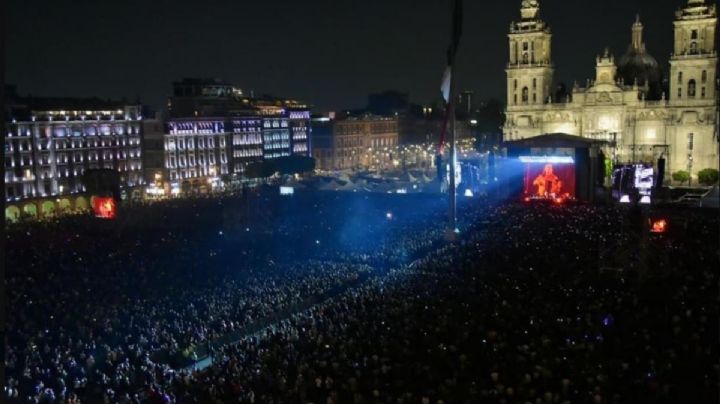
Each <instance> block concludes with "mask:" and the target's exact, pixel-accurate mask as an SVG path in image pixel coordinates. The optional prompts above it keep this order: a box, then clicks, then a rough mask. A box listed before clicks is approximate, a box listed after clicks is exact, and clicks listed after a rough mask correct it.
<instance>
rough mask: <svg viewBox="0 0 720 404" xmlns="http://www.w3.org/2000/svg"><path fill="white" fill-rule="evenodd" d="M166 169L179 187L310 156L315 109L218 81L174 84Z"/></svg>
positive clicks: (172, 181) (169, 177)
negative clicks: (266, 161)
mask: <svg viewBox="0 0 720 404" xmlns="http://www.w3.org/2000/svg"><path fill="white" fill-rule="evenodd" d="M174 88H175V90H174V96H173V97H172V98H171V99H170V101H169V103H168V112H169V115H170V117H169V118H168V121H167V125H166V133H165V136H164V137H165V145H164V149H165V167H166V170H167V175H168V179H169V181H170V183H171V184H172V186H173V188H174V189H176V190H177V189H179V186H180V184H182V183H186V182H189V183H191V184H193V185H200V186H206V185H205V184H213V183H215V182H217V181H218V179H219V177H221V176H223V175H230V174H238V175H240V174H242V173H243V172H244V170H245V168H246V167H247V165H248V164H250V163H253V162H258V161H262V160H264V159H274V158H280V157H287V156H292V155H301V156H309V154H310V136H309V134H310V111H309V109H308V108H307V107H306V106H305V105H303V104H300V103H298V102H297V101H293V100H281V99H277V98H271V97H252V98H251V97H245V96H244V95H243V92H242V90H240V89H238V88H236V87H233V86H231V85H228V84H226V83H224V82H222V81H219V80H201V79H184V80H183V81H181V82H177V83H174Z"/></svg>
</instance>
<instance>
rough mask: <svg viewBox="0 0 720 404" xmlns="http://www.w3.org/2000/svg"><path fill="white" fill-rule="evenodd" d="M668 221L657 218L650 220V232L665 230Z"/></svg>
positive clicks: (659, 232)
mask: <svg viewBox="0 0 720 404" xmlns="http://www.w3.org/2000/svg"><path fill="white" fill-rule="evenodd" d="M667 227H668V223H667V220H665V219H659V220H655V221H653V222H652V226H651V227H650V233H656V234H662V233H665V232H667Z"/></svg>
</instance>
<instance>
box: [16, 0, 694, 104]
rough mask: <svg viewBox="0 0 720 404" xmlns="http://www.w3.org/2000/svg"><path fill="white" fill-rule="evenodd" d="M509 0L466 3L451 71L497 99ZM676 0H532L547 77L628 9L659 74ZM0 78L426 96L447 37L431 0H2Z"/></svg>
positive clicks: (569, 75) (616, 26)
mask: <svg viewBox="0 0 720 404" xmlns="http://www.w3.org/2000/svg"><path fill="white" fill-rule="evenodd" d="M520 2H521V1H520V0H466V1H465V3H466V6H465V7H466V9H465V35H464V37H463V42H462V45H461V46H462V48H461V51H460V52H461V54H460V56H459V57H460V61H459V70H458V74H459V76H458V80H459V86H460V87H461V88H462V89H470V90H474V91H475V93H476V94H477V95H478V97H479V98H491V97H496V98H500V99H501V100H503V101H504V99H505V94H504V88H505V73H504V71H503V69H504V66H505V63H506V62H507V52H508V50H507V48H508V45H507V33H508V28H509V26H510V22H511V21H512V20H517V19H519V8H520ZM684 3H686V0H662V1H658V0H572V1H568V0H541V6H542V11H541V15H542V17H543V19H544V20H545V21H546V22H548V23H549V24H550V26H551V28H552V31H553V59H554V62H555V67H556V81H563V82H566V83H567V84H568V85H570V84H571V83H572V82H573V80H575V79H577V80H578V81H579V82H584V81H585V79H586V78H590V77H593V75H594V63H595V55H596V54H598V53H600V52H602V50H603V49H604V47H605V46H609V47H610V49H611V51H612V52H613V53H614V54H615V55H616V57H619V56H620V55H621V54H622V53H624V52H625V50H626V48H627V46H628V44H629V43H630V26H631V24H632V22H633V21H634V19H635V14H636V13H640V15H641V18H642V21H643V23H644V24H645V42H646V43H647V47H648V50H649V51H650V53H651V54H653V55H654V56H655V57H656V58H657V59H658V61H659V62H660V65H661V66H662V67H663V69H664V70H665V71H667V69H668V58H669V55H670V52H671V40H672V21H673V17H674V11H675V10H676V9H677V8H678V7H679V6H681V5H682V4H684ZM8 13H9V15H8V16H7V21H8V33H7V82H9V83H12V84H16V85H17V87H18V91H19V92H20V93H21V94H32V95H47V96H100V97H103V98H107V97H111V98H121V97H127V98H128V99H131V100H134V99H135V97H137V96H139V97H140V99H141V100H142V101H143V102H144V103H146V104H149V105H150V106H152V107H155V108H159V107H161V106H162V105H164V100H165V99H166V97H167V96H168V95H169V94H170V92H171V83H172V81H174V80H177V79H180V78H182V77H217V78H223V79H225V80H226V81H228V82H231V83H234V84H237V85H239V86H240V87H241V88H243V89H244V90H246V91H248V90H251V89H252V90H255V92H256V93H269V94H274V95H279V96H288V97H294V98H298V99H301V100H304V101H306V102H309V103H311V104H313V105H315V106H316V108H317V109H319V110H333V109H341V108H348V107H362V106H364V105H365V102H366V97H367V94H368V93H369V92H376V91H381V90H385V89H397V90H402V91H407V92H409V93H410V95H411V98H412V100H414V101H416V102H428V101H430V100H433V99H435V98H436V97H437V96H438V95H439V84H440V79H441V76H442V71H443V67H444V63H445V49H446V47H447V45H448V42H449V38H448V37H449V30H450V29H449V24H450V18H449V16H448V14H449V7H448V2H447V1H443V0H307V1H298V0H294V1H289V0H272V1H269V0H268V1H249V0H244V1H243V0H206V1H199V0H122V1H107V0H73V1H70V0H8Z"/></svg>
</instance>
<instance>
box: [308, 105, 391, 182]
mask: <svg viewBox="0 0 720 404" xmlns="http://www.w3.org/2000/svg"><path fill="white" fill-rule="evenodd" d="M312 124H313V138H314V139H315V140H314V142H313V157H314V158H315V160H316V165H317V168H319V169H321V170H346V169H354V168H361V167H365V168H367V167H371V166H373V165H377V164H379V163H380V162H379V161H378V162H375V161H374V160H373V161H371V157H370V156H372V155H374V154H377V153H382V152H383V151H384V150H386V149H389V148H393V147H395V146H397V145H398V119H397V118H383V117H378V116H373V115H364V116H361V117H349V118H344V119H337V120H336V119H332V120H331V119H328V118H319V119H315V120H313V123H312Z"/></svg>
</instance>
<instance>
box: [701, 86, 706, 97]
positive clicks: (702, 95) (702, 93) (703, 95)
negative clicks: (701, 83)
mask: <svg viewBox="0 0 720 404" xmlns="http://www.w3.org/2000/svg"><path fill="white" fill-rule="evenodd" d="M700 98H705V87H703V88H701V89H700Z"/></svg>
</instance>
